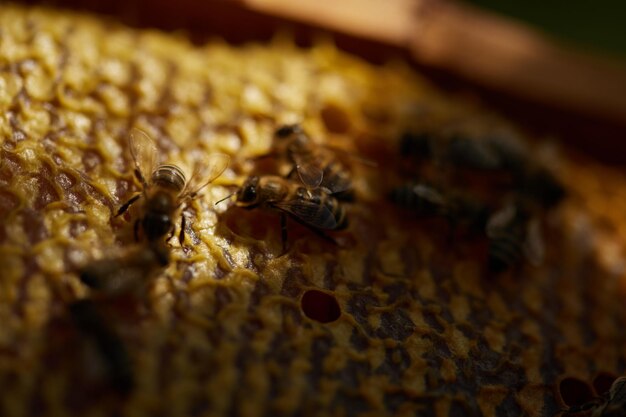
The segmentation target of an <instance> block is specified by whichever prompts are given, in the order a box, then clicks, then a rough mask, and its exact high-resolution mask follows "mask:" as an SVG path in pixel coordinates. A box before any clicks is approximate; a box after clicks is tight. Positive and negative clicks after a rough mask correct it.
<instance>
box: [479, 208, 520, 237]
mask: <svg viewBox="0 0 626 417" xmlns="http://www.w3.org/2000/svg"><path fill="white" fill-rule="evenodd" d="M516 214H517V209H516V208H515V205H513V204H507V205H506V206H505V207H503V208H501V209H500V210H498V211H496V212H495V213H494V214H492V215H491V216H490V217H489V220H487V227H486V232H487V236H488V237H496V236H497V235H498V234H499V233H500V232H501V231H502V229H504V228H506V227H507V226H508V225H509V224H510V223H511V222H512V221H513V219H514V218H515V216H516Z"/></svg>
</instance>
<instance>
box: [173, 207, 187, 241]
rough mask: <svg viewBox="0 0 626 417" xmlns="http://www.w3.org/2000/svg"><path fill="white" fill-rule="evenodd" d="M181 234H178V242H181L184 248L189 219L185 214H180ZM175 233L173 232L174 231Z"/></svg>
mask: <svg viewBox="0 0 626 417" xmlns="http://www.w3.org/2000/svg"><path fill="white" fill-rule="evenodd" d="M180 217H181V221H180V233H179V234H178V242H180V246H183V244H184V243H185V228H186V227H187V218H186V217H185V214H184V213H181V214H180ZM172 232H173V231H172Z"/></svg>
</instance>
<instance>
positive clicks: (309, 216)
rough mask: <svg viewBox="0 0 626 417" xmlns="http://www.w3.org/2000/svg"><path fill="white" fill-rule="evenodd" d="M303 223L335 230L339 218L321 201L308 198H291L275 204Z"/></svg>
mask: <svg viewBox="0 0 626 417" xmlns="http://www.w3.org/2000/svg"><path fill="white" fill-rule="evenodd" d="M273 205H274V206H275V207H276V208H278V209H280V210H283V211H285V212H287V213H289V214H291V215H293V216H294V217H295V218H296V219H298V220H300V221H302V222H303V223H305V224H307V225H309V226H312V227H316V228H318V229H327V230H333V229H335V228H337V220H335V216H334V215H333V213H332V212H331V211H330V209H329V208H328V207H326V206H324V205H321V204H319V203H314V202H311V201H307V200H290V201H285V202H278V203H274V204H273Z"/></svg>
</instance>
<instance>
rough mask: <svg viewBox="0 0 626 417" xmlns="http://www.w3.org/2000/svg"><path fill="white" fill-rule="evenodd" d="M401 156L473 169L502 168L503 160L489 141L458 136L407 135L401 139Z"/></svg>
mask: <svg viewBox="0 0 626 417" xmlns="http://www.w3.org/2000/svg"><path fill="white" fill-rule="evenodd" d="M400 155H402V156H404V157H408V158H411V159H412V160H417V161H420V162H424V161H431V162H434V163H436V164H437V165H439V166H448V167H450V166H454V167H457V168H470V169H475V170H496V169H500V168H502V160H501V159H500V158H499V155H498V154H497V153H496V152H495V150H494V149H492V147H491V146H490V143H489V142H487V141H485V140H479V139H475V138H471V137H468V136H466V135H463V134H461V133H455V134H444V133H443V132H421V133H411V132H406V133H404V134H403V135H402V137H401V139H400Z"/></svg>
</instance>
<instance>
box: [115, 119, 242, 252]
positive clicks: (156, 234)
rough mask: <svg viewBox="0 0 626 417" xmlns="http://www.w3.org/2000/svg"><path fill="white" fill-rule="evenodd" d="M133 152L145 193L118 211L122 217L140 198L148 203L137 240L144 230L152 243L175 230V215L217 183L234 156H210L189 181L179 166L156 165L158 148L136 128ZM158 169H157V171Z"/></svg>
mask: <svg viewBox="0 0 626 417" xmlns="http://www.w3.org/2000/svg"><path fill="white" fill-rule="evenodd" d="M129 138H130V139H129V144H130V151H131V155H132V158H133V162H134V164H135V169H134V174H135V177H136V178H137V179H138V180H139V182H140V183H141V186H142V192H141V193H138V194H136V195H134V196H133V197H132V198H131V199H130V200H128V201H127V202H126V203H124V204H123V205H122V206H121V207H120V208H119V210H118V211H117V213H116V215H115V217H118V216H120V215H122V214H123V213H125V212H126V210H128V208H129V207H130V206H131V205H132V204H133V203H135V202H136V201H137V200H139V198H141V197H143V199H144V203H143V208H142V213H143V214H142V216H141V218H140V219H138V220H137V221H136V222H135V237H136V238H137V237H138V228H139V226H141V229H142V231H143V233H144V235H145V237H146V239H147V240H148V241H149V242H154V241H158V240H160V239H161V238H163V237H164V236H165V235H167V234H168V233H170V232H171V231H172V230H173V220H172V218H173V217H174V214H175V213H176V211H177V210H178V208H179V207H180V206H181V205H182V204H184V203H186V202H188V201H190V200H191V199H193V198H195V197H196V196H197V194H198V192H199V191H200V190H201V189H202V188H204V187H206V186H207V185H208V184H210V183H211V182H212V181H214V180H215V179H216V178H217V177H218V176H220V174H221V173H222V172H224V170H225V169H226V168H227V167H228V163H229V161H230V157H229V156H228V155H225V154H220V153H215V154H210V155H209V156H208V157H207V159H206V161H203V162H201V163H197V164H196V166H195V169H194V172H193V175H192V176H191V178H190V179H189V181H187V179H186V177H185V174H184V173H183V171H182V169H180V168H179V167H177V166H176V165H158V166H157V165H156V163H157V148H156V145H155V143H154V141H153V140H152V139H151V138H150V137H149V136H148V135H147V134H146V133H145V132H143V131H142V130H139V129H132V130H131V132H130V136H129ZM155 167H156V168H155ZM181 217H182V225H181V229H180V236H179V239H180V242H181V244H182V243H183V241H184V233H185V216H184V215H182V214H181Z"/></svg>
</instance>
